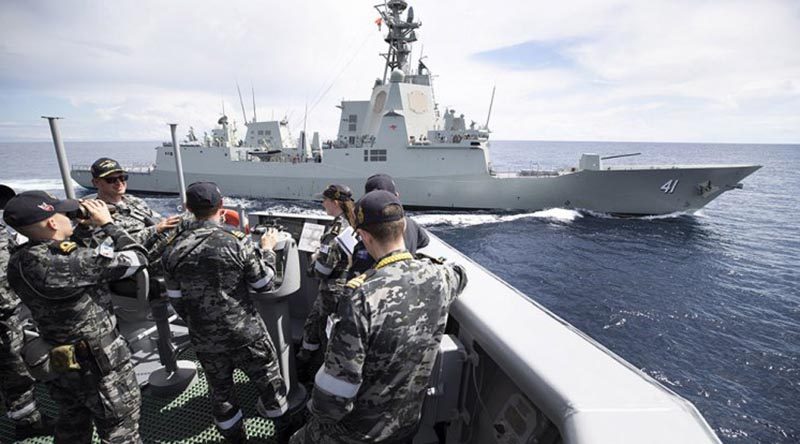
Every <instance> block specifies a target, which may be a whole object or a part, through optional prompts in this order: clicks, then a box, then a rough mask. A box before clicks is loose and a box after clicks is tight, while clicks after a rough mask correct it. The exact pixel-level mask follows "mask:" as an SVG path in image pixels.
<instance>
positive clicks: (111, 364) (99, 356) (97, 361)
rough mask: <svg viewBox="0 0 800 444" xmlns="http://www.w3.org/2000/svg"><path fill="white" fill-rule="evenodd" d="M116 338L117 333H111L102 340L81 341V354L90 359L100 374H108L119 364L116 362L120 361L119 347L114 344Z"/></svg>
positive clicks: (82, 356)
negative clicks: (118, 355) (118, 357)
mask: <svg viewBox="0 0 800 444" xmlns="http://www.w3.org/2000/svg"><path fill="white" fill-rule="evenodd" d="M116 339H117V335H116V334H109V335H106V336H104V337H102V338H101V339H100V340H94V339H93V340H86V341H81V342H80V343H79V344H80V347H79V356H80V357H81V358H83V359H86V360H87V361H89V362H90V364H91V366H92V367H93V368H94V370H96V371H97V372H98V373H99V374H100V375H107V374H109V373H111V371H112V370H114V369H115V368H116V367H117V366H118V365H119V363H118V362H116V361H118V359H117V356H116V355H117V350H116V348H119V347H113V345H112V344H113V343H114V341H115V340H116Z"/></svg>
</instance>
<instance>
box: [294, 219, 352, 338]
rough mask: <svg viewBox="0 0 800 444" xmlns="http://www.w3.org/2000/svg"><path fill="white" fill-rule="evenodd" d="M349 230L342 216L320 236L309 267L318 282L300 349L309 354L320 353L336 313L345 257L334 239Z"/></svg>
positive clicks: (345, 271)
mask: <svg viewBox="0 0 800 444" xmlns="http://www.w3.org/2000/svg"><path fill="white" fill-rule="evenodd" d="M348 227H350V224H348V223H347V219H345V218H344V216H343V215H339V216H337V217H336V218H335V219H334V220H333V223H332V224H331V225H330V227H328V230H327V231H325V233H324V234H323V235H322V239H321V240H320V247H319V250H318V251H317V253H316V260H314V261H312V263H311V264H310V265H309V266H310V267H311V271H312V273H313V275H314V276H315V277H317V278H318V279H319V293H318V295H317V298H316V299H314V305H312V306H311V312H309V314H308V317H307V318H306V323H305V325H304V326H303V345H302V347H303V348H304V349H306V350H308V351H315V350H317V349H319V347H320V344H322V343H323V340H324V339H326V337H327V335H326V334H325V332H326V327H327V324H328V316H330V315H331V314H332V313H333V312H334V311H335V310H336V300H337V294H338V293H340V292H341V289H342V287H343V286H344V283H345V281H344V279H345V274H346V273H347V255H346V254H345V252H344V251H343V250H342V248H341V247H340V246H339V243H338V241H337V237H338V236H339V235H340V234H342V235H345V234H343V232H344V231H345V230H347V228H348Z"/></svg>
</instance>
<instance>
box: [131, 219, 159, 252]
mask: <svg viewBox="0 0 800 444" xmlns="http://www.w3.org/2000/svg"><path fill="white" fill-rule="evenodd" d="M131 238H133V240H134V241H136V243H138V244H140V245H141V246H143V247H144V248H146V249H147V250H148V251H149V250H151V249H152V248H153V246H154V245H156V243H157V242H158V241H160V240H161V239H163V236H161V235H160V234H158V229H157V228H156V226H155V225H153V226H150V227H144V228H142V229H141V230H139V231H137V232H136V233H133V234H131Z"/></svg>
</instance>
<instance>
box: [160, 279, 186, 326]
mask: <svg viewBox="0 0 800 444" xmlns="http://www.w3.org/2000/svg"><path fill="white" fill-rule="evenodd" d="M164 284H165V286H166V287H167V298H168V299H169V303H170V305H172V308H174V309H175V313H178V316H180V317H181V319H183V320H184V321H186V322H188V319H186V315H187V312H186V310H185V306H184V303H183V294H182V293H181V284H180V282H179V281H178V280H177V279H176V277H175V276H173V274H172V272H170V270H168V269H167V267H164Z"/></svg>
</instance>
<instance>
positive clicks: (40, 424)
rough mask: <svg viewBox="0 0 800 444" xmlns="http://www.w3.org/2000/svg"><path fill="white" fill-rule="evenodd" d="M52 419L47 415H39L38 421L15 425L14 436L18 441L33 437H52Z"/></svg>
mask: <svg viewBox="0 0 800 444" xmlns="http://www.w3.org/2000/svg"><path fill="white" fill-rule="evenodd" d="M53 423H54V421H53V419H52V418H50V417H49V416H47V415H40V416H39V420H37V421H34V422H30V423H17V425H16V427H15V436H16V439H17V440H18V441H22V440H23V439H26V438H33V437H35V436H52V435H53Z"/></svg>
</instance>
